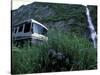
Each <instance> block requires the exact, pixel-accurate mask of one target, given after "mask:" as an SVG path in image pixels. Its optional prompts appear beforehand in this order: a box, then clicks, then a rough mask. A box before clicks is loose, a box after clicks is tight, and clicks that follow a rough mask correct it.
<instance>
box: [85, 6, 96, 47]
mask: <svg viewBox="0 0 100 75" xmlns="http://www.w3.org/2000/svg"><path fill="white" fill-rule="evenodd" d="M86 15H87V19H88V24H89V26H88V28H89V30H90V35H91V39H92V42H93V45H94V48H96V43H97V41H96V39H97V34H96V31H95V28H94V25H93V23H92V19H91V17H90V11H89V9H88V7H87V6H86Z"/></svg>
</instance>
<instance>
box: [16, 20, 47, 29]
mask: <svg viewBox="0 0 100 75" xmlns="http://www.w3.org/2000/svg"><path fill="white" fill-rule="evenodd" d="M30 21H31V22H33V23H36V24H39V25H41V26H42V27H44V28H45V29H47V30H48V28H47V27H45V26H44V25H43V24H41V23H39V22H38V21H36V20H34V19H30V20H26V21H24V22H30ZM24 22H21V23H19V24H17V25H15V26H14V27H16V26H19V25H20V24H22V23H24Z"/></svg>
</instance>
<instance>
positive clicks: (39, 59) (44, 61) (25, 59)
mask: <svg viewBox="0 0 100 75" xmlns="http://www.w3.org/2000/svg"><path fill="white" fill-rule="evenodd" d="M48 39H49V40H48V42H47V43H46V44H44V45H32V46H30V45H28V44H25V45H24V47H16V46H13V47H12V73H13V74H21V73H41V72H54V71H56V69H54V68H52V66H51V67H50V65H51V64H52V63H53V62H56V60H53V61H52V60H50V59H49V57H48V54H47V52H48V49H50V48H52V49H54V50H56V51H57V52H62V53H64V54H66V55H67V56H68V57H69V58H71V59H70V60H69V61H70V63H68V64H66V65H67V66H69V67H66V66H63V68H64V70H61V71H70V70H72V71H74V70H91V69H96V68H97V50H96V49H94V48H93V47H92V44H91V43H90V42H89V41H88V40H87V39H86V38H85V37H82V36H78V35H75V34H73V33H62V32H60V31H55V30H50V32H48ZM57 68H60V67H57Z"/></svg>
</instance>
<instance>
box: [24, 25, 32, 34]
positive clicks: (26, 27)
mask: <svg viewBox="0 0 100 75" xmlns="http://www.w3.org/2000/svg"><path fill="white" fill-rule="evenodd" d="M30 27H31V23H26V24H25V28H24V32H25V33H26V32H30Z"/></svg>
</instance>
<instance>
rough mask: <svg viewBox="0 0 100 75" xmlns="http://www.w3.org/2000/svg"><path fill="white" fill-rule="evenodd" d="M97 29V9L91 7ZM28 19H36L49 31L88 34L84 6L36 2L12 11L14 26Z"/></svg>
mask: <svg viewBox="0 0 100 75" xmlns="http://www.w3.org/2000/svg"><path fill="white" fill-rule="evenodd" d="M89 9H90V12H91V16H92V19H93V23H94V25H95V29H97V28H96V27H97V13H96V10H97V7H96V6H89ZM28 19H35V20H37V21H39V22H41V23H42V24H44V25H45V26H47V27H48V29H56V30H61V31H63V32H68V31H69V32H75V33H80V34H82V35H83V34H86V33H87V19H86V14H85V7H84V6H82V5H69V4H56V3H52V4H50V3H40V2H34V3H32V4H29V5H26V6H25V5H23V6H21V7H20V8H18V9H16V10H12V26H13V25H16V24H18V23H20V22H22V21H25V20H28Z"/></svg>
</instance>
